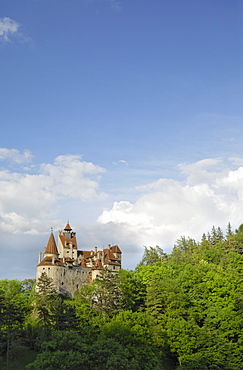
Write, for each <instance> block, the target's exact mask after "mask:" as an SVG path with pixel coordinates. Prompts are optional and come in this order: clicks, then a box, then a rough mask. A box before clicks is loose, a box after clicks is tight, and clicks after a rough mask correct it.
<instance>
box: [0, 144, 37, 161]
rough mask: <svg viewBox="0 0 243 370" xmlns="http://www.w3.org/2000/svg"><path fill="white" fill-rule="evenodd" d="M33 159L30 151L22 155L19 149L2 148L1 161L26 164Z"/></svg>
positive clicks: (0, 151) (0, 149)
mask: <svg viewBox="0 0 243 370" xmlns="http://www.w3.org/2000/svg"><path fill="white" fill-rule="evenodd" d="M32 158H33V155H32V154H31V152H30V151H29V150H25V151H24V152H23V153H22V154H21V153H20V151H19V150H17V149H7V148H0V161H3V160H9V161H11V162H16V163H18V164H20V163H26V162H29V161H30V160H31V159H32Z"/></svg>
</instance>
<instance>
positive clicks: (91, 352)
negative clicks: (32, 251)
mask: <svg viewBox="0 0 243 370" xmlns="http://www.w3.org/2000/svg"><path fill="white" fill-rule="evenodd" d="M242 279H243V224H242V225H240V227H239V228H238V229H237V230H235V231H234V232H233V231H232V229H231V226H230V224H228V226H227V231H226V233H225V235H224V233H223V231H222V230H221V228H219V227H218V228H216V227H213V228H212V230H211V232H209V233H207V234H203V236H202V239H201V241H200V242H196V241H195V240H194V239H192V238H190V237H180V238H179V239H178V240H177V241H176V243H175V245H174V248H173V249H172V252H171V254H166V253H164V251H163V249H162V248H160V247H159V246H156V247H145V249H144V255H143V258H142V261H141V262H140V263H139V264H138V266H137V267H136V268H135V269H134V270H123V269H122V270H120V272H119V274H116V275H112V273H111V272H109V271H108V270H103V271H102V272H101V275H100V277H98V278H97V279H95V280H94V281H93V282H92V283H91V284H90V285H85V286H83V287H82V288H81V289H79V290H78V291H77V292H76V293H75V295H74V297H72V298H70V297H68V296H63V295H60V294H57V293H56V291H55V289H54V286H53V284H52V280H51V279H50V278H49V277H48V276H47V275H46V274H42V276H41V278H40V279H39V281H38V282H37V285H38V289H37V290H36V289H35V281H34V280H32V279H29V280H25V281H23V282H20V281H18V280H1V281H0V356H1V358H2V361H1V364H0V368H1V366H2V368H4V367H5V368H7V369H12V368H14V367H12V366H15V368H16V365H14V364H15V363H16V361H19V364H20V362H21V358H23V357H25V359H24V361H23V367H22V368H23V369H24V368H26V369H27V370H44V369H45V370H53V369H57V368H58V369H63V370H72V369H73V370H74V369H75V370H76V369H82V370H90V369H94V370H103V369H104V370H109V369H110V370H111V369H112V370H121V369H124V370H143V369H144V370H150V369H151V370H152V369H153V370H175V369H176V370H196V369H197V370H242V369H243V330H242V329H243V284H242ZM3 366H4V367H3ZM18 368H19V369H20V365H19V367H18Z"/></svg>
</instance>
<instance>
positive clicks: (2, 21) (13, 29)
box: [0, 17, 20, 41]
mask: <svg viewBox="0 0 243 370" xmlns="http://www.w3.org/2000/svg"><path fill="white" fill-rule="evenodd" d="M19 27H20V25H19V23H18V22H16V21H14V20H13V19H11V18H8V17H5V18H0V39H2V40H4V41H10V38H11V37H12V36H13V35H16V34H18V30H19Z"/></svg>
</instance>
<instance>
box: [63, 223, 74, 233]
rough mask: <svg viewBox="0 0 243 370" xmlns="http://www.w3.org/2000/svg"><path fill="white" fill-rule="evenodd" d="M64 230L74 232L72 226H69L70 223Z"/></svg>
mask: <svg viewBox="0 0 243 370" xmlns="http://www.w3.org/2000/svg"><path fill="white" fill-rule="evenodd" d="M63 230H65V231H71V230H72V228H71V226H70V225H69V222H67V225H66V226H65V227H64V229H63Z"/></svg>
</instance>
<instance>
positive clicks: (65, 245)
mask: <svg viewBox="0 0 243 370" xmlns="http://www.w3.org/2000/svg"><path fill="white" fill-rule="evenodd" d="M59 238H60V240H61V242H62V245H63V248H70V247H69V243H72V245H73V248H74V249H77V240H76V236H73V237H72V238H71V239H68V238H66V237H65V236H64V235H59Z"/></svg>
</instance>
